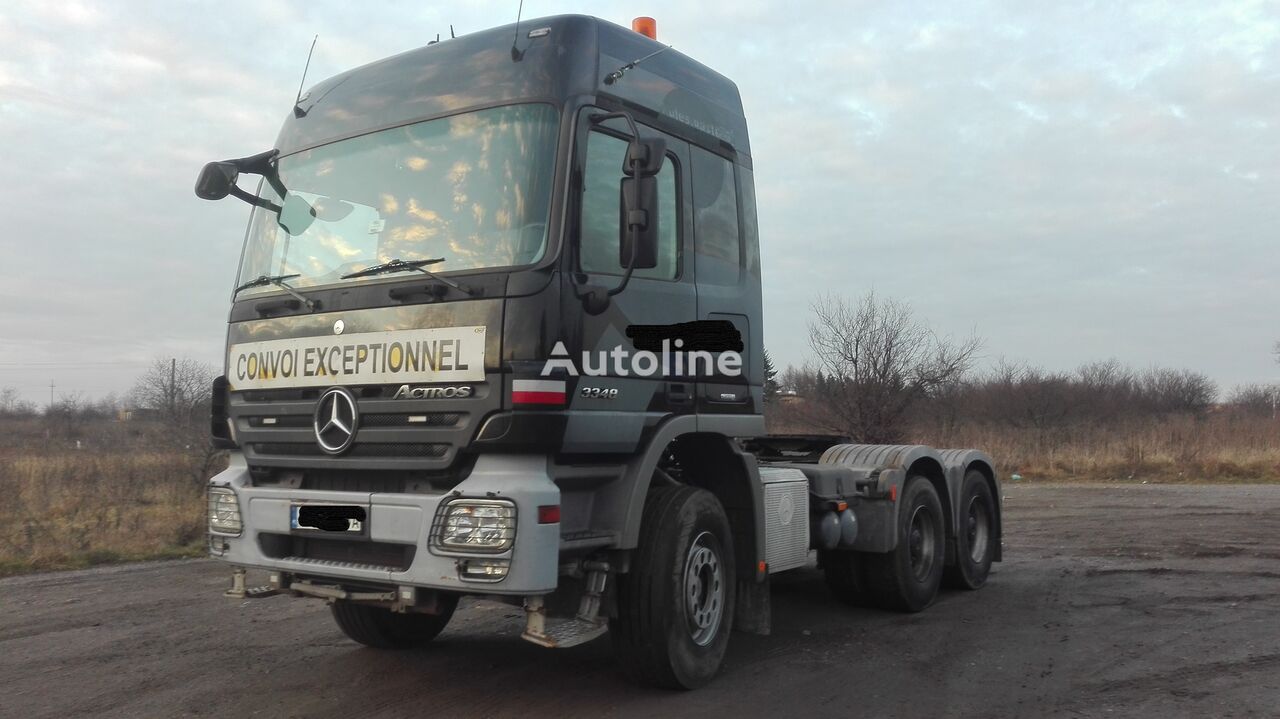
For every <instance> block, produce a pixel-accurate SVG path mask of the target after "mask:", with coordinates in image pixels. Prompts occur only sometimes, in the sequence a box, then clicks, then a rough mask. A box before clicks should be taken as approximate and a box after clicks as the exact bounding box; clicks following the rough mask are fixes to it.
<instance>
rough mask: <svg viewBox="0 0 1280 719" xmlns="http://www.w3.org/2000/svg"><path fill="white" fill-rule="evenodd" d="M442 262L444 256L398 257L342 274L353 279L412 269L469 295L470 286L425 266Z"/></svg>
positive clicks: (343, 277)
mask: <svg viewBox="0 0 1280 719" xmlns="http://www.w3.org/2000/svg"><path fill="white" fill-rule="evenodd" d="M440 262H444V258H443V257H437V258H435V259H431V260H409V261H406V260H401V259H398V258H397V259H393V260H388V261H386V262H383V263H382V264H380V265H374V266H373V267H366V268H364V269H363V270H359V271H358V272H351V273H349V274H345V275H343V276H342V279H344V280H349V279H352V278H353V277H369V276H370V275H384V274H387V273H389V272H408V271H410V270H412V271H416V272H421V273H422V274H424V275H426V276H427V277H430V278H431V279H433V280H440V281H441V282H443V283H445V284H446V285H449V286H450V287H452V288H453V289H455V290H457V291H459V292H462V293H463V294H467V295H469V294H471V290H470V289H469V288H467V287H463V286H462V285H460V284H458V283H457V282H454V281H453V280H451V279H449V278H448V277H441V276H440V275H437V274H436V273H434V272H432V271H431V270H428V269H427V268H426V267H425V265H434V264H438V263H440Z"/></svg>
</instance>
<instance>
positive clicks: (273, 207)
mask: <svg viewBox="0 0 1280 719" xmlns="http://www.w3.org/2000/svg"><path fill="white" fill-rule="evenodd" d="M227 194H229V195H231V196H232V197H235V198H236V199H239V200H244V201H245V202H247V203H249V204H250V205H253V206H254V207H261V208H262V209H264V210H270V211H272V212H274V213H276V214H277V215H279V214H280V210H281V207H280V206H279V205H277V204H276V203H274V202H272V201H271V200H264V199H262V198H261V197H256V196H254V195H252V194H250V193H248V192H245V191H244V190H242V189H240V188H239V187H236V186H235V185H232V186H231V189H230V190H228V191H227Z"/></svg>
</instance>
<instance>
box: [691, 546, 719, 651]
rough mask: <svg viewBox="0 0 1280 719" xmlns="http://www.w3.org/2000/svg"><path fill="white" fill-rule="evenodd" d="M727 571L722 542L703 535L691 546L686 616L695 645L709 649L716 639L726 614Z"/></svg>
mask: <svg viewBox="0 0 1280 719" xmlns="http://www.w3.org/2000/svg"><path fill="white" fill-rule="evenodd" d="M724 593H725V586H724V568H723V566H722V565H721V562H720V549H719V543H718V542H716V539H715V537H714V536H713V535H712V534H711V533H710V532H703V533H701V534H699V535H698V536H697V537H695V538H694V540H693V543H692V544H690V545H689V554H688V555H686V556H685V560H684V602H685V610H686V611H685V616H686V617H688V620H689V636H691V637H692V638H693V642H694V644H697V645H699V646H706V645H708V644H710V643H711V640H712V639H715V636H716V632H717V631H719V629H720V619H721V617H722V616H723V615H724Z"/></svg>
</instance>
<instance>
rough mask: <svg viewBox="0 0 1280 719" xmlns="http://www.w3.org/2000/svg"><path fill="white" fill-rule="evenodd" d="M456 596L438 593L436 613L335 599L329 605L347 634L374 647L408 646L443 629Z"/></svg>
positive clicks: (452, 608) (428, 638)
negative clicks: (418, 612)
mask: <svg viewBox="0 0 1280 719" xmlns="http://www.w3.org/2000/svg"><path fill="white" fill-rule="evenodd" d="M457 606H458V598H457V597H456V596H453V595H448V596H441V598H440V613H439V614H397V613H395V612H393V611H391V610H390V609H385V608H383V607H372V606H369V605H367V604H358V603H356V602H350V601H347V600H345V599H339V600H338V601H336V602H334V603H333V606H332V607H331V609H332V611H333V619H334V621H335V622H337V623H338V628H339V629H341V630H342V633H343V634H346V635H347V636H348V637H349V638H351V639H353V640H355V641H357V642H359V643H361V644H363V645H365V646H367V647H373V648H374V649H409V648H412V647H420V646H422V645H424V644H427V643H428V642H430V641H431V640H432V639H435V638H436V635H438V634H439V633H440V632H442V631H444V628H445V625H447V624H448V623H449V619H450V618H451V617H453V610H454V609H456V608H457Z"/></svg>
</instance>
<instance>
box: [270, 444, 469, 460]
mask: <svg viewBox="0 0 1280 719" xmlns="http://www.w3.org/2000/svg"><path fill="white" fill-rule="evenodd" d="M249 446H250V447H251V448H252V449H253V451H254V453H255V454H258V455H262V456H277V457H328V456H331V455H329V454H328V453H327V452H325V451H324V450H322V449H320V446H319V445H317V444H314V443H311V444H285V443H283V442H256V443H254V444H251V445H249ZM448 451H449V445H447V444H435V443H425V442H398V443H395V444H353V445H351V449H348V450H347V451H346V452H343V453H342V455H341V456H343V457H426V458H433V457H443V456H444V455H445V453H446V452H448Z"/></svg>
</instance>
